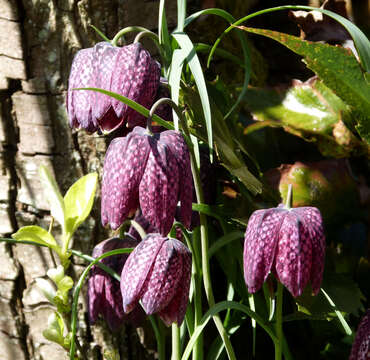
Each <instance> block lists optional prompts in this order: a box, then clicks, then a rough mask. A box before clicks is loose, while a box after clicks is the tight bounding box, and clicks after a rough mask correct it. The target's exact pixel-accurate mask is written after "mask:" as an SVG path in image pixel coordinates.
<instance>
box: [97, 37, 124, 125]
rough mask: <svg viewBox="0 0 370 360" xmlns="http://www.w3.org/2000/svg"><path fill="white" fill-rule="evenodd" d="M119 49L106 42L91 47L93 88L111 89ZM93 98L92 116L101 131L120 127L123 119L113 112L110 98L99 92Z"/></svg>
mask: <svg viewBox="0 0 370 360" xmlns="http://www.w3.org/2000/svg"><path fill="white" fill-rule="evenodd" d="M120 49H121V48H119V47H115V46H112V45H111V44H110V43H108V42H100V43H98V44H96V45H95V46H94V47H93V59H94V61H93V72H94V79H95V87H97V88H100V89H104V90H110V89H111V82H112V74H113V71H114V67H115V65H116V58H117V55H118V54H119V51H120ZM93 96H94V97H95V103H94V109H93V116H94V119H95V121H96V122H97V123H98V124H99V127H100V128H101V130H102V131H104V132H109V131H110V130H112V129H115V128H117V127H118V126H119V125H121V123H122V121H123V119H119V118H118V117H117V115H116V113H115V112H114V111H113V108H112V104H111V101H112V100H111V99H112V98H111V97H109V96H107V95H104V94H102V93H99V92H94V93H93Z"/></svg>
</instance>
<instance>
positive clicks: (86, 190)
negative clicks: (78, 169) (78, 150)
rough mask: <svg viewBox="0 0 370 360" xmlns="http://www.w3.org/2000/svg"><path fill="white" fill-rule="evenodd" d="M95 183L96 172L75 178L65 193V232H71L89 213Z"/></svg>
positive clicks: (96, 181)
mask: <svg viewBox="0 0 370 360" xmlns="http://www.w3.org/2000/svg"><path fill="white" fill-rule="evenodd" d="M97 183H98V174H97V173H91V174H88V175H85V176H83V177H82V178H81V179H79V180H77V181H76V182H75V183H74V184H73V185H72V186H71V187H70V188H69V189H68V191H67V193H66V194H65V196H64V204H65V217H66V232H68V233H69V234H73V233H74V232H75V231H76V229H77V228H78V227H79V226H80V225H81V223H82V222H83V221H84V220H85V219H86V218H87V217H88V215H89V214H90V211H91V209H92V206H93V203H94V197H95V191H96V186H97Z"/></svg>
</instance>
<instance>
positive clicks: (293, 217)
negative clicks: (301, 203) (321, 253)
mask: <svg viewBox="0 0 370 360" xmlns="http://www.w3.org/2000/svg"><path fill="white" fill-rule="evenodd" d="M311 266H312V244H311V238H310V232H309V229H308V227H307V226H306V223H305V222H304V219H301V218H300V216H299V214H297V213H296V212H295V209H292V210H291V211H286V212H285V216H284V221H283V223H282V225H281V228H280V232H279V242H278V246H277V250H276V259H275V269H276V274H277V276H278V278H279V280H280V282H281V283H282V284H284V285H285V286H286V287H287V289H288V290H289V291H290V292H291V294H292V295H293V296H294V297H297V296H300V295H302V292H303V290H304V288H305V286H306V285H307V283H308V281H309V279H310V275H311Z"/></svg>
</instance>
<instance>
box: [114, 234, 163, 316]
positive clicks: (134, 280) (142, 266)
mask: <svg viewBox="0 0 370 360" xmlns="http://www.w3.org/2000/svg"><path fill="white" fill-rule="evenodd" d="M165 241H166V238H163V237H161V236H160V235H159V234H149V235H147V237H146V238H145V239H144V240H143V241H142V242H141V243H140V244H139V245H138V246H137V247H136V248H135V249H134V251H133V252H132V253H131V254H130V256H129V257H128V259H127V261H126V264H125V266H124V267H123V269H122V273H121V293H122V299H123V310H124V312H125V313H129V312H130V311H132V310H133V309H134V308H135V307H136V305H137V303H138V302H139V300H140V299H141V297H142V296H143V294H144V289H145V287H144V285H145V283H146V282H147V277H148V274H149V272H150V271H151V269H152V265H153V263H154V261H155V259H156V257H157V254H158V252H159V251H160V250H161V247H162V245H163V243H164V242H165Z"/></svg>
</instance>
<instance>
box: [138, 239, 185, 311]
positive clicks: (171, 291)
mask: <svg viewBox="0 0 370 360" xmlns="http://www.w3.org/2000/svg"><path fill="white" fill-rule="evenodd" d="M175 241H177V240H175V239H166V241H164V242H163V244H162V247H161V249H160V251H159V252H158V254H157V256H156V258H155V261H154V264H153V267H152V269H151V271H150V272H149V274H148V277H147V282H146V283H145V285H144V286H143V292H144V293H143V297H142V304H143V307H144V309H145V312H146V313H147V314H148V315H150V314H153V313H156V312H158V311H160V310H162V309H163V308H165V307H166V306H167V305H168V304H169V303H170V301H171V300H172V299H173V297H174V295H175V293H176V290H177V286H178V285H179V282H180V279H181V277H182V274H183V270H184V269H183V257H182V255H181V253H179V251H178V249H177V248H176V246H175Z"/></svg>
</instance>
